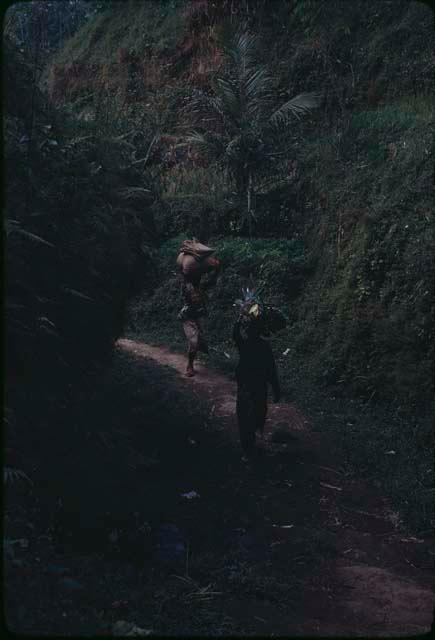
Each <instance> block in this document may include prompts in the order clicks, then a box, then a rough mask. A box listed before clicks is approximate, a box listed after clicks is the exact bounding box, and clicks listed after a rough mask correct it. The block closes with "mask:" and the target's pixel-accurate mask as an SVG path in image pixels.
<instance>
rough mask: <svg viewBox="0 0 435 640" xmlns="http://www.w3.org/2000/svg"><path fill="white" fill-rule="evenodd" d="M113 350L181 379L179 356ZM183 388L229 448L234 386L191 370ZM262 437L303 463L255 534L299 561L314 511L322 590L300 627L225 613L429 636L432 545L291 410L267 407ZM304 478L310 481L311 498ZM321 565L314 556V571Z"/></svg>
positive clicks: (310, 626) (262, 625) (331, 630)
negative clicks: (407, 528)
mask: <svg viewBox="0 0 435 640" xmlns="http://www.w3.org/2000/svg"><path fill="white" fill-rule="evenodd" d="M118 345H119V347H120V348H121V349H122V350H125V351H127V352H129V353H132V354H134V356H136V357H140V358H148V359H149V358H151V359H153V360H154V361H155V362H157V363H158V364H159V365H163V366H166V367H172V368H173V369H175V370H176V371H177V372H178V373H179V374H181V375H183V374H184V372H185V367H186V359H185V357H184V356H182V355H179V354H175V353H172V352H171V351H170V350H169V349H165V348H161V347H152V346H149V345H147V344H144V343H141V342H136V341H133V340H127V339H123V340H120V341H119V342H118ZM187 384H189V385H191V387H192V389H193V390H194V392H195V394H198V395H200V396H201V397H203V398H206V400H207V402H208V403H209V405H210V406H211V412H212V414H213V416H214V418H215V419H218V421H220V422H221V425H222V427H223V428H224V429H225V430H226V431H227V433H228V436H229V437H230V438H231V439H232V440H233V441H234V442H236V441H237V440H238V434H237V424H236V420H235V384H234V382H231V381H230V380H229V379H228V378H226V377H225V376H223V375H221V374H219V373H216V372H214V371H211V370H209V369H207V368H206V367H205V366H204V365H203V364H198V367H197V375H196V376H195V377H194V378H192V379H188V382H187ZM267 431H268V432H269V437H268V436H267V435H266V438H265V440H266V443H265V452H266V455H267V454H269V455H270V456H272V457H275V458H277V457H278V456H279V453H280V452H282V450H283V449H284V450H285V453H287V451H288V450H290V451H291V456H292V459H293V465H295V466H296V468H300V467H302V468H303V473H302V474H301V473H300V471H298V473H297V475H299V476H300V480H302V481H301V482H298V481H297V480H296V481H295V475H296V474H294V468H295V467H293V468H292V469H290V470H289V480H287V481H284V482H283V483H282V485H281V491H280V492H279V493H278V494H277V492H276V488H274V491H272V492H270V489H269V488H268V487H267V486H264V488H263V490H262V495H261V496H258V500H259V501H262V502H263V504H264V508H263V510H262V511H263V516H264V520H263V522H262V523H261V524H260V523H257V527H256V531H255V532H254V536H255V537H256V538H257V539H258V540H261V543H262V544H263V545H266V546H267V545H268V546H269V547H272V548H275V549H278V550H281V551H284V553H285V554H286V555H288V554H290V555H293V556H294V557H296V556H297V555H300V557H301V559H302V558H303V553H304V549H303V544H302V545H301V538H302V541H303V537H304V535H303V533H304V527H306V526H307V525H308V526H310V523H309V519H308V518H304V514H306V512H307V499H308V504H309V505H310V507H311V508H312V512H311V514H310V515H311V516H312V513H313V512H315V514H316V519H317V523H316V525H317V528H318V529H319V530H320V531H322V534H323V536H324V537H325V539H326V546H327V555H329V562H328V569H327V570H328V573H329V575H328V576H327V578H328V580H327V582H328V584H327V585H326V587H325V584H324V578H325V576H320V575H318V576H316V575H315V574H310V575H309V576H308V577H307V580H306V583H305V585H304V586H303V587H302V589H303V590H304V589H305V598H304V600H305V602H304V603H303V616H302V618H303V619H300V620H298V621H296V620H295V618H294V615H291V616H288V615H286V613H285V611H283V610H282V609H279V610H276V611H274V610H273V608H271V606H270V604H268V605H267V606H264V607H263V608H260V609H259V607H258V603H254V602H252V603H249V602H247V601H246V599H245V600H243V601H240V602H237V601H235V600H234V599H232V601H231V603H229V604H230V607H229V609H230V611H231V613H232V615H236V616H241V617H246V618H249V617H251V618H252V617H253V618H255V619H257V620H258V622H259V624H258V633H261V634H271V633H274V634H283V635H299V634H301V635H309V636H313V635H333V636H344V637H349V636H371V637H374V636H397V635H410V634H421V633H425V632H428V631H429V630H430V628H431V624H432V620H433V611H434V604H435V595H434V591H433V588H432V586H433V573H432V571H431V569H432V565H431V562H430V560H431V556H432V557H433V545H432V544H431V543H430V542H429V541H428V540H425V539H424V538H416V537H414V536H406V534H404V533H403V531H401V524H400V519H399V518H398V515H397V513H395V512H393V511H392V510H391V509H390V507H389V504H388V500H387V499H386V498H384V497H383V496H382V495H380V494H379V492H376V491H375V490H374V489H373V488H372V487H369V486H367V485H366V484H364V483H362V482H358V481H356V480H354V479H352V480H350V479H349V478H347V477H346V476H345V475H344V474H343V473H342V471H340V464H339V460H334V459H331V457H330V456H329V455H328V449H329V447H328V442H327V440H326V439H325V438H322V436H321V434H319V433H316V432H315V431H313V430H312V428H311V427H310V421H309V419H308V418H306V417H305V416H303V415H302V414H301V412H300V411H299V410H298V409H297V407H295V406H293V405H291V404H277V405H271V406H270V407H269V414H268V421H267V427H266V434H267ZM274 431H275V432H277V433H279V434H281V438H278V439H281V440H282V439H284V440H286V441H287V442H285V443H280V444H275V443H273V442H272V441H271V438H270V435H271V433H273V432H274ZM283 434H284V435H283ZM275 439H277V438H276V437H275ZM272 440H273V437H272ZM305 481H308V482H309V484H310V485H311V488H310V491H309V492H308V494H309V495H307V493H306V491H305V487H306V485H305ZM286 483H287V484H286ZM275 484H276V483H275ZM278 484H279V483H278ZM313 485H314V489H315V491H314V494H315V499H316V501H317V504H316V505H315V506H314V505H313V504H312V501H313V495H312V493H313ZM305 520H306V521H305ZM293 541H295V545H294V546H293V544H292V542H293ZM278 561H279V560H278ZM322 564H323V561H322V560H321V559H320V558H319V561H318V566H319V567H321V566H322Z"/></svg>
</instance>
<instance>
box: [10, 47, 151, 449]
mask: <svg viewBox="0 0 435 640" xmlns="http://www.w3.org/2000/svg"><path fill="white" fill-rule="evenodd" d="M5 46H6V51H7V55H6V62H7V65H6V69H5V76H6V82H7V89H8V91H7V96H6V113H5V161H6V162H5V166H6V198H5V205H6V207H5V227H4V232H5V236H6V265H7V270H6V281H5V294H6V301H5V311H6V347H7V348H6V367H7V372H8V375H7V384H6V407H7V410H6V413H7V422H8V425H9V426H10V427H11V428H10V430H8V446H9V447H11V448H12V449H14V450H15V448H17V450H19V449H20V445H19V441H20V439H22V438H27V437H29V429H31V430H32V437H37V433H38V427H37V425H38V423H39V420H40V419H42V420H43V422H44V424H45V422H46V421H47V422H50V416H52V418H51V419H52V420H56V418H55V417H54V416H57V413H56V412H57V411H59V410H61V409H62V407H65V406H66V402H67V398H68V397H69V396H70V395H71V389H72V390H73V392H74V384H76V383H77V381H78V380H80V379H81V377H82V376H83V375H84V374H85V373H86V372H87V371H88V370H89V368H92V367H94V366H96V365H97V363H99V362H101V361H102V359H104V358H106V357H107V356H108V355H109V354H110V352H111V349H112V346H113V343H114V340H115V339H116V338H117V337H118V336H119V335H120V334H121V333H122V331H123V323H124V312H125V307H126V302H127V300H128V299H129V296H131V295H132V293H134V292H135V291H137V290H138V285H140V286H141V285H142V282H141V279H140V281H139V282H138V280H137V274H138V273H140V272H142V271H143V270H144V269H145V268H146V265H147V261H148V248H147V247H148V245H149V243H150V241H151V239H152V215H151V212H150V207H151V205H152V203H153V200H154V195H153V188H152V185H151V184H148V185H147V183H146V181H144V176H143V174H142V172H139V171H138V169H137V168H136V167H135V166H134V164H133V162H132V159H131V149H130V148H129V147H128V145H127V144H126V143H125V142H124V141H123V140H122V139H119V138H118V139H115V138H113V137H112V138H110V137H106V136H102V135H98V131H97V130H95V129H94V130H93V131H92V130H90V128H89V127H88V128H87V129H83V127H81V126H80V125H78V124H77V123H76V122H74V121H73V120H72V119H69V117H68V114H65V113H62V112H56V111H54V110H53V109H52V108H51V107H50V105H49V104H48V103H47V101H46V100H45V98H44V96H43V94H41V93H40V91H39V90H38V88H37V86H35V77H34V73H33V70H32V65H31V63H30V62H29V60H26V58H25V57H24V56H21V55H20V53H19V52H17V51H16V50H15V49H14V45H13V43H12V42H11V41H9V40H7V41H6V42H5ZM145 185H147V186H148V188H145ZM30 425H31V426H30ZM44 428H45V429H47V427H46V426H45V427H44ZM47 435H48V434H47Z"/></svg>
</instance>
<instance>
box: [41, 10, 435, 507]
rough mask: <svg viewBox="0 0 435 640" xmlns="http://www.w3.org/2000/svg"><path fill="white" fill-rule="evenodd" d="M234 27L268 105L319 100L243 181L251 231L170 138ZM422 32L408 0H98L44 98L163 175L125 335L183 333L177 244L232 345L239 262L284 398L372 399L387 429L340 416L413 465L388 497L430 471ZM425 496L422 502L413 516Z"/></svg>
mask: <svg viewBox="0 0 435 640" xmlns="http://www.w3.org/2000/svg"><path fill="white" fill-rule="evenodd" d="M271 7H273V9H271ZM242 23H243V24H245V28H248V29H249V30H250V31H251V32H253V33H255V34H256V35H257V36H258V37H259V40H260V55H261V57H262V59H263V60H264V62H266V63H267V64H268V65H269V66H270V68H272V69H273V71H274V73H275V74H277V76H278V79H279V82H278V91H277V103H280V102H282V101H284V100H285V99H288V98H289V97H291V96H293V95H295V94H296V93H298V92H301V91H311V90H320V91H321V92H322V93H323V95H324V101H323V104H322V108H321V109H320V110H319V111H318V112H317V113H316V114H314V115H313V116H311V117H309V118H307V119H305V120H304V121H301V122H295V127H294V136H293V139H292V146H291V148H290V149H289V150H288V152H287V155H286V157H285V158H284V159H283V161H282V165H281V173H280V175H279V176H278V175H277V176H276V178H274V177H273V176H272V178H271V180H270V182H269V183H268V184H267V185H266V186H265V187H264V188H262V190H261V191H259V192H258V193H257V196H256V216H257V226H256V235H257V238H256V240H255V241H254V242H250V241H248V240H247V239H245V238H239V237H237V235H238V221H239V217H240V212H239V210H238V208H237V203H236V202H235V200H234V197H233V191H234V185H233V183H232V181H231V179H229V177H228V175H227V174H226V173H225V172H224V171H222V170H221V167H220V166H218V165H217V164H216V163H210V161H209V160H207V159H206V158H205V157H201V156H200V155H199V156H198V155H195V154H193V153H191V152H190V150H188V151H187V152H186V151H183V150H182V149H181V148H180V146H179V143H180V141H182V140H183V136H184V135H185V133H186V131H188V130H189V127H190V128H192V127H194V125H195V120H194V118H193V114H191V113H190V112H189V104H191V100H192V97H193V96H195V95H197V94H198V92H201V91H203V92H204V91H206V92H213V87H214V83H215V80H216V77H217V76H218V75H220V74H221V73H223V72H224V70H225V57H224V55H223V50H222V42H223V41H225V38H226V34H227V32H228V31H231V29H234V28H235V26H236V25H237V24H242ZM432 26H433V18H432V15H431V12H430V10H429V9H428V8H427V7H426V6H425V5H424V4H422V3H419V2H407V1H399V2H396V1H395V2H389V1H385V2H374V1H372V2H366V1H364V2H363V1H357V0H356V1H355V2H348V1H347V0H329V1H328V2H322V1H319V0H292V1H290V0H289V1H286V0H283V1H282V2H274V3H273V4H272V5H271V3H269V2H266V1H265V0H244V1H243V2H238V3H236V2H232V1H231V0H225V1H224V2H221V3H214V2H211V1H207V0H195V1H193V0H192V1H190V2H181V1H176V0H174V1H173V2H162V1H158V0H154V1H149V2H146V3H145V2H127V3H110V5H108V8H107V11H106V12H104V13H103V14H101V15H100V16H98V18H97V19H96V20H94V21H90V22H88V24H87V25H86V26H85V28H84V29H83V30H82V31H81V32H79V33H77V34H76V36H75V37H74V38H73V39H72V40H71V41H70V42H69V43H68V44H67V46H66V47H65V48H64V49H63V51H62V52H61V53H60V54H59V55H58V56H57V58H56V59H55V60H54V61H53V64H52V65H51V67H50V68H49V69H47V72H46V75H45V82H46V88H47V90H48V93H49V95H50V96H51V98H52V100H54V101H55V102H60V103H63V104H64V106H65V107H67V108H68V109H70V110H71V111H72V112H73V113H75V114H77V115H78V116H79V117H80V118H83V119H85V120H87V121H88V123H89V126H91V125H92V126H93V125H94V124H97V125H98V126H104V127H107V126H110V127H112V128H114V129H115V130H117V131H118V132H122V133H123V135H124V134H125V135H128V136H129V137H128V140H129V142H130V143H131V144H132V145H133V147H135V148H136V150H137V157H138V158H144V157H145V158H146V161H147V162H148V166H150V167H151V170H152V171H153V172H154V176H155V178H156V180H157V181H158V183H159V188H160V201H159V204H158V206H156V210H155V213H156V216H155V218H156V224H157V227H158V230H159V232H160V236H161V239H162V240H164V242H165V243H164V244H163V245H162V247H161V250H160V252H159V255H157V256H156V259H155V272H154V275H153V276H152V277H153V278H154V284H153V286H154V295H153V296H151V297H150V298H149V297H148V294H147V298H146V299H145V298H143V297H139V299H138V300H137V301H136V303H135V305H134V306H133V309H132V314H131V316H132V321H131V325H132V327H133V328H134V330H135V332H136V333H141V332H142V333H148V337H149V334H150V332H152V333H153V337H154V340H155V341H156V342H158V341H172V342H174V341H175V342H176V341H177V340H179V336H180V327H179V323H178V321H177V320H176V312H177V310H178V307H177V305H178V303H179V299H178V298H177V296H178V285H177V281H176V278H175V277H174V273H173V271H174V260H175V256H176V252H177V248H178V242H179V239H180V237H181V235H185V234H189V235H191V234H196V235H198V236H200V237H202V238H203V239H204V240H208V241H209V242H210V243H215V244H216V246H217V248H218V250H219V252H220V254H221V255H222V257H223V260H224V274H223V277H222V280H221V282H220V284H219V286H218V287H217V289H216V291H215V292H214V293H213V294H212V296H211V300H210V308H211V310H212V311H211V315H210V318H209V331H210V336H211V338H212V341H213V344H214V345H215V346H216V349H217V351H218V352H220V353H221V354H222V353H223V352H224V351H226V352H227V353H228V352H229V353H230V355H231V352H230V349H231V343H230V331H229V326H230V324H231V322H232V319H233V309H232V302H233V301H234V299H235V298H236V297H238V296H239V292H240V286H241V284H242V280H243V278H245V277H247V276H248V275H249V274H252V275H253V276H254V278H256V280H257V281H258V282H260V283H261V284H263V286H264V290H265V293H266V295H267V296H268V297H269V299H271V300H274V301H275V302H277V303H279V304H280V305H281V306H282V307H283V309H284V310H285V311H286V312H287V314H288V316H289V318H290V324H289V327H288V330H286V331H284V332H282V333H281V334H280V336H279V337H277V338H276V339H275V348H276V349H277V350H279V352H281V353H282V352H284V351H286V350H288V351H286V353H287V356H286V357H285V358H284V357H283V358H281V362H280V367H281V372H282V377H283V384H284V387H285V388H286V390H287V393H289V394H290V393H294V392H295V384H294V382H293V377H294V375H295V372H297V377H298V379H300V380H302V381H303V384H304V385H305V386H307V387H308V386H310V388H311V389H313V390H314V392H313V393H314V395H315V394H316V391H317V390H319V391H320V390H321V391H322V392H324V393H326V394H327V395H328V396H329V397H330V398H334V399H335V398H341V399H342V401H343V403H348V401H349V400H350V399H351V400H352V401H354V400H355V401H357V402H360V403H361V405H360V406H361V407H362V408H364V412H363V413H364V415H366V413H365V412H366V411H367V408H370V409H371V410H372V412H373V415H374V416H375V415H376V414H377V415H380V412H381V407H383V409H382V411H383V412H384V413H383V415H384V416H387V417H388V416H390V418H388V419H387V417H386V418H385V422H384V423H383V426H382V429H381V428H380V425H376V424H375V423H373V424H372V425H371V426H370V427H369V426H368V425H367V427H364V428H362V427H361V425H359V422H358V424H356V426H355V422H354V421H353V419H352V420H350V421H349V423H350V424H351V425H353V426H351V427H349V428H347V427H346V425H345V424H344V423H343V429H347V431H346V438H347V439H348V447H349V449H351V448H352V449H354V450H355V452H354V454H353V455H354V456H355V455H356V456H357V457H361V458H364V456H365V458H366V459H369V458H370V460H371V461H372V463H374V464H376V466H377V467H378V468H379V469H380V470H382V469H384V470H385V464H386V463H385V456H384V458H383V459H381V458H382V456H383V452H384V451H386V450H390V449H394V450H395V447H396V446H397V447H399V448H400V456H401V458H400V460H398V459H397V460H396V461H397V464H399V463H400V464H403V465H404V467H402V468H405V467H406V468H407V469H408V471H407V472H406V473H403V474H402V475H403V477H402V478H401V479H400V478H399V477H398V475H397V474H396V475H395V476H394V477H395V478H396V479H395V480H394V481H392V484H395V483H396V484H397V483H399V485H400V487H401V488H400V490H399V493H400V494H401V495H402V496H403V495H405V494H406V493H407V491H408V495H409V496H410V495H411V494H412V492H414V491H415V492H417V491H418V486H417V485H418V482H417V480H416V479H415V478H413V475H417V476H418V477H419V478H420V479H421V478H422V477H423V475H424V474H426V470H427V465H428V460H427V456H426V455H423V456H422V455H421V452H422V449H425V450H426V451H430V448H431V447H432V446H433V436H432V435H431V428H430V415H431V409H432V402H433V389H432V376H431V373H432V362H433V356H434V335H433V319H434V307H433V299H434V295H433V294H434V287H433V278H432V277H431V276H432V269H433V255H434V248H435V247H434V235H433V222H434V221H433V214H432V210H433V206H432V205H433V195H434V194H433V182H432V179H431V176H432V161H433V159H432V138H431V128H432V125H433V116H434V111H435V101H434V98H433V95H434V94H433V88H434V86H433V85H434V81H433V77H434V76H433V72H434V69H435V58H434V56H433V51H434V45H435V35H434V32H433V28H432ZM186 106H187V108H186ZM153 132H154V134H153ZM284 166H286V167H287V169H286V171H284V172H283V171H282V168H283V167H284ZM149 277H150V274H149V273H147V278H149ZM175 336H177V338H175ZM215 359H216V362H217V363H218V364H219V366H223V363H225V361H226V360H227V359H226V357H225V356H222V357H220V356H219V357H217V356H216V358H215ZM231 362H232V361H231ZM334 401H335V400H334ZM358 406H359V405H358ZM342 413H343V415H344V414H345V411H344V410H343V412H342ZM393 416H394V418H393ZM399 416H400V418H399ZM389 421H390V422H391V424H389V426H388V425H387V422H389ZM340 437H341V436H340ZM343 437H344V436H343ZM379 438H380V439H381V440H379ZM381 441H382V442H381ZM384 445H385V446H384ZM393 445H394V446H393ZM360 447H361V455H360V456H359V453H357V452H358V451H359V449H360ZM375 450H377V452H376V455H375V453H374V452H375ZM374 455H375V457H374V458H373V456H374ZM428 455H430V454H428ZM416 465H417V466H418V467H419V469H420V467H421V469H420V470H419V472H418V473H417V474H414V471H413V469H414V468H415V467H416ZM389 472H390V470H389V471H388V473H389ZM408 472H409V473H408ZM382 473H383V471H381V474H382ZM399 475H400V474H399ZM431 477H432V476H431V475H430V473H429V475H427V474H426V475H424V486H425V487H426V484H427V482H428V481H429V480H430V478H431ZM428 479H429V480H428ZM409 483H411V484H412V486H413V487H414V489H412V491H411V490H408V489H407V488H406V486H405V485H407V484H409ZM396 489H397V487H396ZM424 491H429V490H428V489H427V490H426V489H425V490H424ZM413 495H414V494H413ZM429 495H430V494H429V493H427V492H426V493H424V495H421V496H420V497H419V504H420V507H421V514H420V515H422V514H423V518H427V517H428V513H427V508H428V507H427V505H428V496H429ZM413 499H414V498H413ZM420 500H421V501H420ZM421 505H423V506H421ZM420 507H418V509H420ZM419 517H420V516H419Z"/></svg>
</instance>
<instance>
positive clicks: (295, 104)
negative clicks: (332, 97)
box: [270, 92, 322, 126]
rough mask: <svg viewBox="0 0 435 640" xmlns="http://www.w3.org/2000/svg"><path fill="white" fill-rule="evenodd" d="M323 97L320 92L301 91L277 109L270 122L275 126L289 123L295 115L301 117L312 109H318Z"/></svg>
mask: <svg viewBox="0 0 435 640" xmlns="http://www.w3.org/2000/svg"><path fill="white" fill-rule="evenodd" d="M321 99H322V95H321V94H320V93H316V92H310V93H300V94H299V95H297V96H295V97H294V98H292V99H291V100H289V101H288V102H285V103H284V104H283V105H281V106H280V107H279V108H278V109H276V110H275V111H274V112H273V113H272V115H271V116H270V123H271V124H272V125H273V126H282V125H287V124H288V123H289V122H290V120H291V118H292V117H293V116H295V117H296V118H300V117H301V116H302V115H305V114H306V113H308V112H309V111H311V110H312V109H316V108H317V107H318V106H319V105H320V102H321Z"/></svg>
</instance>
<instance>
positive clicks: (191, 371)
mask: <svg viewBox="0 0 435 640" xmlns="http://www.w3.org/2000/svg"><path fill="white" fill-rule="evenodd" d="M195 356H196V353H190V352H189V353H188V354H187V369H186V376H187V377H188V378H192V377H193V376H194V375H195V369H194V368H193V363H194V361H195Z"/></svg>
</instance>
